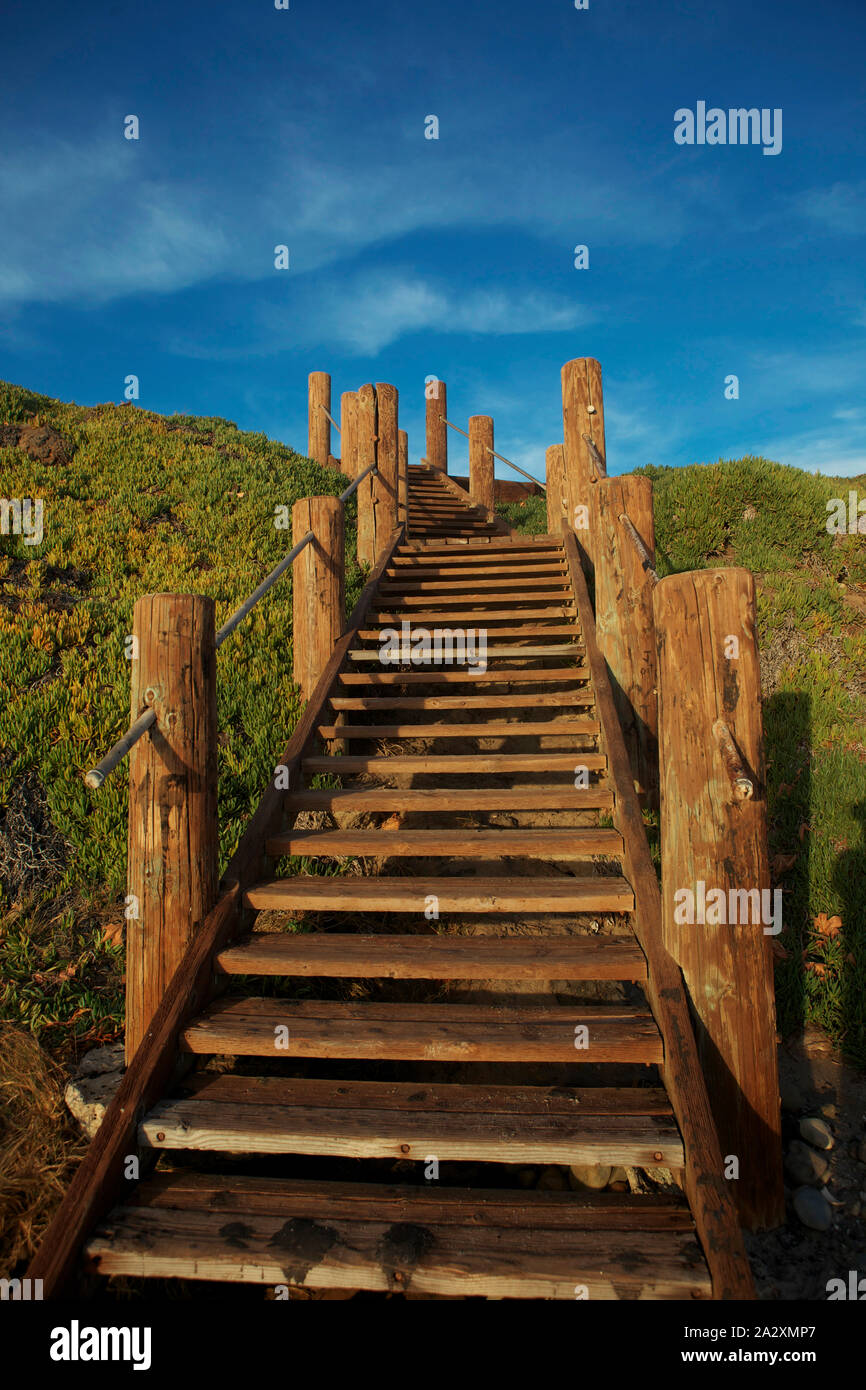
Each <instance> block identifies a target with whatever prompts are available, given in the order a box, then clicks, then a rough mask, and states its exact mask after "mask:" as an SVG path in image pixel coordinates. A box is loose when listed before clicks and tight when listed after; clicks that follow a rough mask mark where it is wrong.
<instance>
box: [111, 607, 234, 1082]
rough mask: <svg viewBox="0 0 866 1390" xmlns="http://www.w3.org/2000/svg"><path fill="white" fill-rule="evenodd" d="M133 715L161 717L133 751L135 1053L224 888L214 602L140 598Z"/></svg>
mask: <svg viewBox="0 0 866 1390" xmlns="http://www.w3.org/2000/svg"><path fill="white" fill-rule="evenodd" d="M133 633H134V635H135V637H136V639H137V643H138V657H137V659H136V660H134V661H133V662H132V663H131V665H132V687H131V697H130V714H131V720H132V722H134V721H135V720H136V719H137V718H138V717H139V715H140V714H142V712H143V711H144V710H145V709H147V708H148V707H150V708H152V709H153V710H155V712H156V719H157V722H156V724H155V726H154V727H153V728H152V729H151V731H150V733H148V734H147V735H145V737H144V738H142V739H140V740H139V741H138V743H137V744H135V746H134V747H133V748H132V750H131V752H130V756H129V826H128V869H127V892H128V894H129V895H130V897H131V903H132V910H133V911H135V912H137V915H136V916H133V917H132V918H130V920H128V922H127V926H126V1043H125V1048H126V1060H127V1064H129V1063H130V1062H131V1061H132V1058H133V1057H134V1056H135V1053H136V1051H137V1049H138V1046H139V1044H140V1043H141V1040H142V1038H143V1037H144V1036H145V1034H146V1032H147V1030H148V1028H149V1027H150V1024H151V1020H152V1018H153V1016H154V1014H155V1013H156V1010H157V1007H158V1005H159V1002H160V1000H161V999H162V996H163V994H164V993H165V990H166V987H167V985H168V983H169V981H170V980H171V978H172V976H173V975H174V972H175V970H176V969H177V967H178V965H179V964H180V962H181V960H182V959H183V956H184V953H185V952H186V949H187V947H188V945H189V943H190V941H191V940H192V939H193V937H194V936H195V934H196V932H197V931H198V930H199V929H200V927H201V924H202V922H204V920H205V918H206V917H207V915H208V913H209V912H210V910H211V908H212V907H213V905H214V901H215V899H216V891H217V860H218V853H219V828H218V824H217V756H216V753H217V732H218V731H217V713H216V648H215V645H214V603H213V599H211V598H204V597H200V596H196V595H193V594H150V595H147V596H146V597H144V598H140V599H139V600H138V602H137V603H136V605H135V611H134V616H133Z"/></svg>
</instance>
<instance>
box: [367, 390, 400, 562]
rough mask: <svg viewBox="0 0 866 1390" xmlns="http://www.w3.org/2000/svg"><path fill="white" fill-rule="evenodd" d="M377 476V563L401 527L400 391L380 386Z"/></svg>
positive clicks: (375, 556) (374, 523)
mask: <svg viewBox="0 0 866 1390" xmlns="http://www.w3.org/2000/svg"><path fill="white" fill-rule="evenodd" d="M376 411H377V416H378V423H377V429H376V476H375V478H374V479H373V561H374V562H375V561H376V560H378V558H379V552H380V551H381V549H382V546H383V545H386V544H387V542H388V541H389V540H390V538H391V534H392V532H393V530H394V527H395V526H396V525H397V468H398V459H399V451H400V446H399V440H398V435H399V426H398V422H397V411H398V400H397V388H396V386H391V385H389V384H388V383H387V382H384V381H379V382H377V383H376Z"/></svg>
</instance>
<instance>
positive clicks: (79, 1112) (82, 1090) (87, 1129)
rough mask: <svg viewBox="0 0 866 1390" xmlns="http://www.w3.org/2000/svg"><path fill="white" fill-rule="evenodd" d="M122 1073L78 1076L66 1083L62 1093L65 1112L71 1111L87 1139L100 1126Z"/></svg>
mask: <svg viewBox="0 0 866 1390" xmlns="http://www.w3.org/2000/svg"><path fill="white" fill-rule="evenodd" d="M121 1076H122V1072H119V1071H117V1072H115V1071H107V1072H102V1073H100V1075H99V1076H80V1077H78V1078H77V1079H76V1080H74V1081H68V1082H67V1084H66V1089H65V1090H64V1092H63V1099H64V1100H65V1102H66V1108H67V1110H71V1112H72V1114H73V1115H74V1116H75V1118H76V1120H77V1121H78V1123H79V1125H80V1126H81V1128H82V1129H83V1130H84V1133H85V1134H86V1135H87V1137H88V1139H92V1138H93V1136H94V1135H95V1134H96V1131H97V1130H98V1129H99V1126H100V1125H101V1124H102V1118H103V1116H104V1114H105V1111H106V1108H107V1106H108V1103H109V1101H110V1100H111V1099H112V1097H113V1095H114V1093H115V1091H116V1090H117V1088H118V1086H119V1085H120V1079H121Z"/></svg>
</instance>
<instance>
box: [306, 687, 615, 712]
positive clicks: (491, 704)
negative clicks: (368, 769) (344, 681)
mask: <svg viewBox="0 0 866 1390" xmlns="http://www.w3.org/2000/svg"><path fill="white" fill-rule="evenodd" d="M593 702H594V697H593V695H592V694H591V692H590V691H588V690H566V691H561V690H551V691H548V692H547V693H546V694H545V696H544V704H545V706H548V705H550V706H556V707H558V708H559V707H567V706H569V705H577V706H585V705H591V704H593ZM329 703H330V704H331V706H332V707H333V708H334V709H337V710H383V711H384V710H401V709H421V710H424V709H445V710H465V709H483V710H488V709H537V708H538V705H539V703H540V701H539V697H538V696H537V695H518V694H514V693H512V694H509V695H331V696H330V698H329Z"/></svg>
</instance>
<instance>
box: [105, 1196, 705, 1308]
mask: <svg viewBox="0 0 866 1390" xmlns="http://www.w3.org/2000/svg"><path fill="white" fill-rule="evenodd" d="M136 1198H137V1205H127V1206H122V1207H116V1208H115V1209H114V1210H113V1211H112V1212H111V1213H110V1214H109V1216H108V1217H107V1218H106V1220H105V1221H104V1222H103V1223H102V1225H101V1226H100V1227H99V1228H98V1230H97V1231H96V1232H95V1233H94V1235H92V1236H91V1237H90V1239H89V1241H88V1243H87V1247H86V1256H87V1263H88V1266H89V1268H90V1269H91V1270H93V1271H98V1272H99V1273H100V1274H102V1275H124V1276H127V1277H132V1278H137V1277H138V1278H140V1277H142V1276H151V1277H163V1278H176V1279H184V1278H186V1279H206V1280H215V1281H220V1282H235V1283H250V1284H259V1285H270V1286H271V1287H273V1286H279V1287H284V1286H285V1285H288V1284H292V1285H299V1286H300V1285H302V1286H303V1287H305V1288H330V1289H367V1290H373V1291H378V1292H391V1293H394V1292H406V1291H409V1290H411V1292H412V1293H413V1294H419V1295H424V1294H439V1295H452V1296H453V1295H463V1296H466V1297H469V1296H478V1297H484V1296H490V1297H493V1298H546V1299H562V1300H566V1301H568V1302H573V1301H574V1299H575V1296H576V1294H575V1290H576V1288H578V1287H581V1288H585V1289H586V1292H587V1295H588V1297H589V1298H590V1299H593V1300H596V1299H636V1298H644V1299H678V1300H679V1299H685V1300H688V1301H690V1302H691V1301H694V1300H695V1299H699V1298H709V1297H710V1296H711V1293H712V1286H711V1282H710V1278H709V1274H708V1272H707V1269H706V1265H705V1263H704V1260H703V1257H702V1255H701V1252H700V1247H699V1246H698V1243H697V1240H696V1237H695V1235H694V1231H693V1227H692V1223H691V1220H690V1217H689V1214H688V1212H687V1210H685V1209H684V1208H683V1207H682V1206H681V1204H679V1203H676V1202H675V1201H672V1200H671V1199H668V1198H663V1199H662V1200H661V1201H660V1202H657V1201H654V1200H653V1199H650V1198H646V1197H631V1196H629V1195H627V1194H619V1193H599V1194H595V1193H594V1194H592V1195H591V1197H589V1198H586V1197H583V1196H581V1195H579V1194H577V1193H573V1192H568V1193H565V1192H544V1193H541V1192H522V1191H516V1192H510V1191H507V1190H500V1191H493V1192H491V1191H485V1190H475V1189H471V1188H457V1187H454V1188H445V1187H441V1186H440V1185H439V1184H436V1186H435V1190H431V1189H426V1188H424V1187H411V1186H408V1185H407V1186H405V1187H395V1186H386V1185H385V1184H381V1183H375V1184H372V1183H371V1184H361V1183H330V1182H322V1181H319V1182H309V1181H307V1182H304V1181H298V1180H291V1179H285V1178H283V1179H279V1178H245V1177H242V1176H239V1175H231V1176H221V1175H211V1174H201V1175H199V1174H196V1173H189V1172H179V1173H168V1174H156V1175H154V1176H153V1177H152V1178H150V1179H148V1180H147V1182H145V1183H143V1184H141V1185H140V1186H139V1188H138V1189H137V1193H136Z"/></svg>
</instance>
